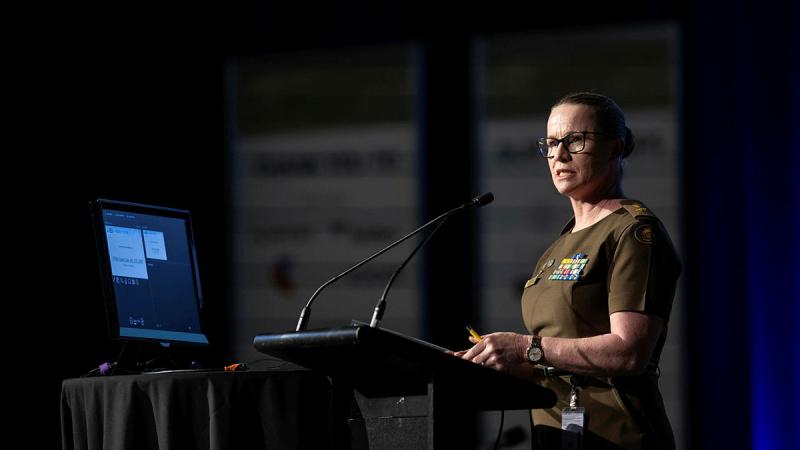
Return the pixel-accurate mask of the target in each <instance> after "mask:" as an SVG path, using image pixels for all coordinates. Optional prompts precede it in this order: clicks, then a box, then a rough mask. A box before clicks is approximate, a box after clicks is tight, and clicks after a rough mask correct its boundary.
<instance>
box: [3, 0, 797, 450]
mask: <svg viewBox="0 0 800 450" xmlns="http://www.w3.org/2000/svg"><path fill="white" fill-rule="evenodd" d="M478 6H479V7H480V8H481V9H480V10H470V11H460V10H456V9H455V8H454V9H453V10H450V11H443V12H438V13H434V12H432V11H430V10H429V8H430V6H426V7H422V6H413V5H405V4H403V5H402V10H401V5H399V4H395V5H392V7H391V8H386V9H384V10H378V9H375V10H369V9H365V8H362V7H356V6H349V7H335V6H330V5H329V6H327V7H326V8H325V9H324V10H320V9H319V8H317V7H311V6H309V7H304V8H301V7H294V8H293V7H286V6H280V7H278V6H275V5H272V4H269V3H265V4H261V5H248V6H246V7H245V6H242V7H239V6H233V5H229V6H226V7H224V8H223V7H209V8H208V9H205V10H200V9H188V8H187V9H178V8H172V9H170V10H166V9H159V10H154V11H136V10H127V9H125V8H123V7H114V8H112V9H101V8H100V9H99V8H94V7H85V8H84V9H74V8H70V9H64V10H48V11H32V12H28V13H27V14H22V13H20V14H19V15H14V14H11V15H10V16H9V17H8V20H10V21H14V20H16V19H17V18H19V19H24V21H20V22H17V24H16V25H17V26H16V27H15V28H14V29H13V32H12V34H13V39H11V40H10V43H11V46H12V47H13V49H12V52H11V53H9V54H7V55H6V57H5V58H4V59H5V62H6V72H7V75H10V76H11V79H10V80H9V81H7V91H8V94H9V96H10V97H11V98H12V102H11V103H10V105H9V107H8V108H7V109H8V110H9V112H10V113H11V116H12V118H11V119H9V120H7V127H8V134H7V137H6V139H5V141H6V154H8V155H9V156H10V158H9V159H7V162H6V164H4V168H5V173H6V176H5V177H4V180H5V182H6V183H7V186H6V189H5V192H6V194H7V195H6V199H5V200H6V205H7V207H6V211H5V213H4V218H5V220H4V223H5V225H6V227H7V231H6V236H7V238H6V242H8V243H10V244H11V245H9V246H7V247H6V248H7V258H6V259H7V261H8V262H9V263H10V265H11V266H13V267H14V268H15V269H14V270H13V271H12V272H11V275H10V276H9V277H8V279H7V288H6V290H5V294H6V295H4V297H5V300H6V301H5V303H6V305H7V308H6V314H8V316H7V320H6V323H7V324H8V325H10V326H8V327H6V334H7V342H9V343H10V344H9V345H8V347H9V348H10V349H11V350H12V354H11V356H10V358H9V361H8V367H9V370H10V371H13V372H10V373H11V374H13V375H15V377H13V379H15V380H17V379H19V380H20V381H22V382H23V383H22V384H23V386H24V388H18V389H13V392H12V400H11V401H10V403H9V404H11V405H18V408H19V410H20V411H21V412H22V413H21V414H17V415H16V417H17V418H16V419H15V420H20V421H21V422H22V423H23V424H24V425H26V427H25V428H19V430H20V431H19V433H26V434H25V437H27V438H29V439H30V438H33V440H41V441H42V443H45V445H53V446H55V445H58V442H59V422H58V396H59V391H60V383H61V381H62V380H63V379H65V378H71V377H75V376H80V375H81V374H83V373H85V372H87V371H88V370H90V369H91V368H93V367H96V366H97V364H99V363H100V362H103V361H108V360H113V359H114V358H115V356H116V353H117V352H118V351H119V345H118V344H116V343H111V342H108V340H107V339H106V334H105V322H104V317H103V305H102V300H101V295H100V287H99V283H98V278H97V273H96V270H97V269H96V265H95V255H94V247H93V241H92V236H91V232H90V224H89V219H88V214H87V207H86V204H87V202H88V201H89V200H91V199H94V198H98V197H108V198H121V199H126V200H129V201H138V202H144V203H154V204H161V205H166V206H173V207H179V208H186V209H189V210H191V211H192V212H193V215H194V224H195V233H196V237H197V241H198V242H202V243H203V245H202V247H201V248H199V249H198V252H199V264H200V266H201V270H202V271H203V274H204V278H203V280H202V282H203V289H204V293H205V297H206V299H207V300H208V306H209V309H210V311H209V313H210V314H209V317H212V318H213V319H211V320H210V321H209V324H208V325H209V334H210V337H211V338H212V340H214V341H215V342H216V346H215V347H213V348H212V349H211V350H210V351H209V352H208V353H207V354H204V355H202V358H203V359H204V361H206V362H207V364H222V363H223V362H225V363H227V362H229V361H226V360H225V355H224V351H223V349H224V348H225V342H226V339H227V338H226V327H225V324H226V316H227V302H228V299H229V291H228V289H229V280H227V273H228V270H227V262H228V260H229V258H228V248H229V243H228V242H227V236H228V235H227V229H228V223H227V217H228V216H227V213H228V210H229V205H228V192H227V189H228V186H229V183H228V180H226V171H225V164H226V153H225V146H226V136H227V130H226V129H225V126H226V123H227V121H226V117H225V99H224V97H223V93H224V73H223V67H224V61H225V58H226V57H228V56H231V55H241V54H263V53H270V52H291V51H293V50H298V49H304V48H323V47H327V48H336V47H337V46H343V45H350V44H360V43H380V42H392V41H404V40H406V39H412V38H413V39H418V40H421V41H422V42H423V43H424V44H425V45H426V46H427V48H428V53H427V55H428V58H429V61H430V64H428V66H427V69H426V74H425V77H426V80H427V81H426V83H427V85H426V86H427V88H428V89H429V91H430V90H433V91H430V92H436V95H432V96H431V97H430V100H428V101H429V104H426V109H427V112H428V117H426V119H425V121H426V123H428V124H429V125H430V126H428V127H427V129H426V131H425V132H424V133H425V134H424V136H423V142H425V143H426V144H428V146H429V147H430V148H434V147H435V145H434V144H435V143H436V142H441V141H442V140H443V139H450V142H452V138H453V137H454V136H456V137H458V136H461V137H460V138H459V139H463V140H464V143H465V145H470V144H469V140H468V136H469V130H468V129H467V128H468V123H469V122H468V117H469V115H468V114H469V111H468V108H469V102H468V101H467V95H468V89H467V81H466V75H465V73H464V70H463V67H465V66H466V64H467V57H468V56H467V53H468V52H467V50H466V49H467V48H468V38H469V37H470V36H471V35H473V34H475V33H492V32H506V31H520V30H538V29H548V30H558V29H561V28H564V27H567V28H564V29H565V30H568V29H569V28H568V27H571V26H581V25H591V24H619V25H620V26H625V24H630V23H641V22H647V21H660V20H675V21H677V22H678V23H679V24H680V26H681V29H682V43H681V48H682V57H683V61H682V67H681V73H682V78H681V84H682V88H683V94H682V101H683V104H682V107H681V113H682V117H681V124H682V133H683V136H682V142H683V145H682V148H683V154H684V161H683V163H684V164H683V170H684V189H683V204H684V218H685V219H684V236H685V240H686V243H687V245H686V248H685V249H684V251H683V260H684V270H685V272H684V277H685V278H684V281H685V283H686V284H685V288H686V302H685V304H686V305H687V306H686V307H687V311H686V318H687V325H688V326H687V328H688V335H687V339H686V340H685V341H686V342H687V343H688V344H687V348H686V364H685V367H687V368H688V369H687V373H686V380H687V386H688V391H687V413H688V416H687V417H686V418H684V420H686V421H687V423H688V432H689V438H688V439H689V441H688V442H687V444H688V446H687V448H751V447H752V448H791V447H792V446H793V444H792V443H794V445H797V443H798V442H800V438H799V437H798V431H797V427H796V424H797V417H798V416H797V412H796V409H797V408H796V405H797V403H798V400H800V398H799V397H798V389H797V387H796V386H795V384H796V380H797V379H798V378H800V376H799V374H800V371H799V370H798V362H797V361H798V360H800V350H798V347H800V346H799V345H798V340H800V339H798V335H797V331H795V326H796V325H795V324H796V322H797V319H798V318H800V316H799V315H798V306H797V304H798V303H800V285H799V284H798V283H799V282H798V281H797V280H798V279H800V276H797V272H798V262H797V260H798V257H800V256H799V252H798V250H800V245H799V244H798V240H797V237H796V234H797V230H800V219H799V218H798V215H799V213H798V211H800V201H798V188H797V181H796V179H797V176H796V173H797V171H798V169H800V161H799V159H800V145H798V143H797V142H798V139H797V136H796V134H797V129H798V124H800V113H799V112H798V105H800V92H799V91H798V89H799V88H798V86H800V70H799V69H798V60H800V58H798V47H797V44H796V43H797V42H800V39H798V32H797V31H796V30H797V28H798V27H797V26H796V23H797V22H798V21H800V14H799V13H798V7H797V6H796V4H790V2H778V1H770V0H767V1H758V2H756V1H754V0H749V1H734V2H726V3H724V4H723V3H720V4H715V3H713V2H707V1H706V2H686V3H679V4H672V3H669V4H668V3H667V2H665V1H650V2H644V3H641V2H623V3H621V4H617V7H616V8H617V9H615V10H613V11H611V10H607V9H600V8H598V7H596V6H595V7H593V6H587V5H578V4H571V5H570V6H569V8H558V9H556V8H554V7H547V8H544V7H542V8H539V9H536V10H524V11H522V10H513V11H512V10H506V9H505V8H503V9H502V10H501V8H500V7H496V8H490V9H488V10H487V9H484V8H488V7H487V6H486V5H478ZM464 8H465V9H466V7H464ZM23 16H24V17H23ZM442 104H448V105H451V104H462V105H464V109H463V111H464V116H463V117H450V116H449V115H447V114H446V109H445V108H438V107H437V105H442ZM426 158H427V159H428V167H429V176H430V177H432V178H431V180H430V181H431V182H429V183H428V186H429V189H430V194H429V196H428V198H429V200H428V201H429V204H428V205H426V208H427V209H428V210H429V211H441V210H443V209H446V208H447V207H449V206H450V204H451V203H452V200H451V199H452V198H465V197H468V196H469V195H470V194H472V193H473V190H472V189H471V186H470V183H471V176H470V175H469V174H470V173H471V171H472V170H473V169H474V168H473V167H472V162H471V161H459V162H456V163H455V164H456V165H455V167H454V166H453V165H452V161H445V155H437V154H434V153H432V152H431V153H429V154H427V155H426ZM445 164H447V167H450V168H451V170H452V169H454V172H456V173H463V174H465V175H464V176H463V177H462V178H461V180H462V182H461V183H454V184H453V185H452V189H453V190H452V191H447V190H445V189H442V188H440V187H436V185H435V184H434V183H432V182H433V181H435V179H434V178H433V177H434V175H435V174H436V173H437V169H436V168H437V167H442V166H443V165H445ZM429 215H430V214H429ZM464 233H465V235H462V236H453V237H452V238H451V239H453V240H460V241H461V242H464V239H468V238H469V233H470V229H469V227H467V228H466V229H465V231H464ZM440 237H441V236H440ZM450 242H451V243H448V242H447V241H445V242H439V243H437V245H438V247H437V248H438V249H439V250H438V251H435V252H432V253H431V254H429V255H428V258H429V261H436V260H437V258H442V257H443V256H444V255H450V256H448V258H452V260H454V261H458V260H461V261H464V262H462V266H456V267H453V269H452V272H453V273H462V274H463V273H465V272H463V271H469V270H473V269H472V267H471V266H470V264H469V255H470V251H471V250H470V249H469V248H467V249H463V246H460V247H459V246H456V245H454V244H453V243H452V242H454V241H450ZM453 252H457V253H453ZM467 273H468V272H467ZM437 275H438V276H439V279H441V280H446V278H447V277H448V276H452V274H448V273H442V274H437ZM431 289H432V290H433V292H434V293H435V292H436V289H437V285H436V283H434V284H433V285H432V286H431ZM434 308H447V305H439V306H434ZM462 308H463V307H462ZM462 310H463V311H464V315H465V316H466V317H467V318H468V317H469V316H470V314H471V312H470V310H469V308H463V309H462ZM442 311H443V309H434V310H432V311H429V314H430V317H432V318H436V317H439V316H441V315H442ZM454 319H456V320H458V321H461V318H454ZM20 330H21V333H22V334H20ZM780 380H786V382H776V381H780ZM779 405H789V406H788V407H786V408H784V409H781V412H776V411H778V408H779ZM22 430H25V431H22Z"/></svg>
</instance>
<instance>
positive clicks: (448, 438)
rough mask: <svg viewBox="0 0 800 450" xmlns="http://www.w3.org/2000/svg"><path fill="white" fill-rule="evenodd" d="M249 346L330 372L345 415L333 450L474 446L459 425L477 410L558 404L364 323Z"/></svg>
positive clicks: (516, 381) (531, 387)
mask: <svg viewBox="0 0 800 450" xmlns="http://www.w3.org/2000/svg"><path fill="white" fill-rule="evenodd" d="M254 346H255V348H256V349H257V350H258V351H260V352H262V353H265V354H268V355H271V356H275V357H278V358H281V359H284V360H286V361H291V362H293V363H296V364H300V365H302V366H305V367H307V368H309V369H312V370H315V371H318V372H320V373H323V374H325V375H328V376H330V377H331V380H332V382H333V386H334V392H335V394H334V397H335V402H334V403H335V408H336V409H337V410H338V413H337V416H338V417H343V418H346V421H347V423H346V426H341V427H337V429H338V430H340V431H339V432H338V433H337V435H336V438H337V441H338V442H337V443H335V447H337V448H354V449H362V448H363V449H367V448H368V449H406V448H408V449H420V448H428V449H443V448H458V447H461V448H473V447H474V444H475V443H474V442H472V439H473V434H472V433H471V431H470V430H465V429H464V427H465V424H468V423H469V417H470V416H471V415H473V414H474V412H476V411H489V410H509V409H532V408H547V407H551V406H553V405H555V403H556V396H555V393H553V391H551V390H550V389H546V388H544V387H541V386H538V385H536V384H534V383H532V382H528V381H525V380H522V379H520V378H517V377H515V376H512V375H509V374H506V373H503V372H500V371H497V370H494V369H490V368H486V367H483V366H480V365H477V364H474V363H472V362H469V361H466V360H463V359H461V358H458V357H455V356H453V355H449V354H447V353H445V349H443V348H441V347H437V346H435V345H433V344H429V343H427V342H424V341H420V340H417V339H413V338H411V337H408V336H404V335H402V334H399V333H396V332H392V331H388V330H384V329H380V328H371V327H369V326H366V325H356V326H350V327H342V328H332V329H324V330H310V331H301V332H290V333H274V334H261V335H258V336H256V338H255V340H254ZM457 446H458V447H457Z"/></svg>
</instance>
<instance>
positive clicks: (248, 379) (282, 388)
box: [61, 369, 337, 450]
mask: <svg viewBox="0 0 800 450" xmlns="http://www.w3.org/2000/svg"><path fill="white" fill-rule="evenodd" d="M332 395H333V394H332V388H331V385H330V383H329V381H328V379H327V377H325V376H322V375H320V374H318V373H315V372H311V371H308V370H301V369H292V370H271V371H240V372H182V373H163V374H143V375H123V376H106V377H93V378H77V379H69V380H65V381H64V382H63V383H62V391H61V434H62V443H63V448H64V450H71V449H92V450H94V449H148V448H158V449H160V450H166V449H181V450H183V449H203V450H206V449H207V450H215V449H233V448H248V449H294V448H314V449H326V448H335V447H337V445H336V437H335V433H336V432H335V426H334V423H333V421H334V414H333V412H332V408H333V405H332V403H333V402H332Z"/></svg>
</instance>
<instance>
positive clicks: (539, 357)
mask: <svg viewBox="0 0 800 450" xmlns="http://www.w3.org/2000/svg"><path fill="white" fill-rule="evenodd" d="M527 356H528V362H529V363H531V364H541V363H542V361H544V350H542V338H541V336H537V335H535V334H534V335H533V339H531V346H530V347H528V354H527Z"/></svg>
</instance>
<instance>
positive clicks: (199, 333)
mask: <svg viewBox="0 0 800 450" xmlns="http://www.w3.org/2000/svg"><path fill="white" fill-rule="evenodd" d="M93 206H94V207H93V208H92V209H93V215H94V223H95V234H96V238H97V240H98V249H99V250H100V252H99V254H100V255H99V256H100V260H101V261H100V269H101V274H102V275H103V282H104V286H105V289H104V291H105V292H104V293H105V297H106V304H107V312H108V316H109V317H108V319H109V328H110V330H111V333H112V335H113V336H114V337H119V338H123V339H146V340H153V341H159V342H180V343H191V344H208V339H207V338H206V336H205V334H204V333H203V330H202V328H201V323H200V311H201V310H200V308H201V306H202V295H201V290H200V280H199V274H198V268H197V260H196V257H195V249H194V237H193V233H192V227H191V216H190V214H189V212H188V211H184V210H176V209H170V208H162V207H157V206H151V205H141V204H133V203H124V202H114V201H110V200H98V201H96V202H94V203H93Z"/></svg>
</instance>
